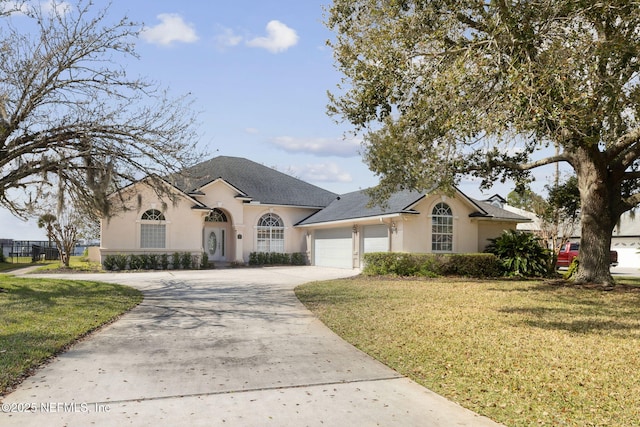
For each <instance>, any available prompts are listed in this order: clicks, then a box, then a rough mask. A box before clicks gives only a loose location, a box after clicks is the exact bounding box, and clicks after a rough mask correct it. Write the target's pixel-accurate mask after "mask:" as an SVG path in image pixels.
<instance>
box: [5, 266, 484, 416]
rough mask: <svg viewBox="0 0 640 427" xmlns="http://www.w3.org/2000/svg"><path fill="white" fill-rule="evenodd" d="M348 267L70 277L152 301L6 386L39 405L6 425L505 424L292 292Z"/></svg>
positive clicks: (24, 401)
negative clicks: (330, 323) (338, 328)
mask: <svg viewBox="0 0 640 427" xmlns="http://www.w3.org/2000/svg"><path fill="white" fill-rule="evenodd" d="M349 274H351V273H350V272H349V271H345V270H339V269H326V268H318V267H273V268H263V269H221V270H202V271H172V272H154V273H127V274H113V273H106V274H94V275H89V274H87V275H82V276H79V275H77V274H76V275H72V276H68V277H69V278H74V279H80V278H81V279H83V280H85V279H86V280H101V281H105V282H117V283H123V284H127V285H130V286H133V287H136V288H138V289H140V290H142V291H143V292H144V295H145V299H144V302H143V303H142V304H141V305H139V306H138V307H136V308H135V309H134V310H132V311H131V312H129V313H127V314H126V315H124V316H123V317H122V318H121V319H119V320H118V321H117V322H115V323H114V324H112V325H110V326H108V327H106V328H104V329H102V330H101V331H99V332H98V333H96V334H94V335H92V336H91V337H90V338H88V339H86V340H83V341H81V342H79V343H77V344H76V345H74V346H73V347H72V348H71V349H70V350H69V351H67V352H65V353H64V354H62V355H60V356H59V357H57V358H56V359H55V360H54V361H53V362H52V363H50V364H48V365H47V366H45V367H43V368H42V369H40V370H38V371H37V372H36V373H35V375H34V376H32V377H30V378H28V379H27V380H25V381H24V383H22V384H21V385H20V387H19V388H18V389H17V390H16V391H14V392H13V393H11V394H10V395H8V396H6V397H5V399H4V400H3V405H2V406H3V408H5V409H13V410H14V411H16V410H24V408H25V406H29V407H30V408H31V410H30V411H29V412H26V413H24V412H23V413H16V412H13V413H11V414H7V413H1V412H0V425H3V426H42V425H47V426H86V425H99V426H109V425H113V426H120V425H134V426H160V425H173V426H182V425H184V426H219V425H220V426H221V425H224V426H305V425H306V426H343V425H344V426H347V425H349V426H377V425H381V426H397V425H403V426H495V425H496V424H494V423H493V422H492V421H490V420H488V419H486V418H484V417H480V416H478V415H476V414H474V413H472V412H470V411H467V410H465V409H463V408H461V407H460V406H458V405H455V404H453V403H451V402H449V401H447V400H446V399H444V398H442V397H440V396H438V395H436V394H434V393H432V392H430V391H429V390H427V389H425V388H423V387H421V386H419V385H417V384H416V383H414V382H412V381H410V380H408V379H406V378H404V377H402V376H401V375H399V374H398V373H396V372H395V371H393V370H391V369H389V368H387V367H386V366H384V365H382V364H380V363H379V362H377V361H375V360H374V359H372V358H370V357H369V356H367V355H365V354H364V353H362V352H360V351H358V350H357V349H355V348H354V347H353V346H351V345H349V344H347V343H346V342H344V341H343V340H341V339H340V338H338V337H337V336H336V335H335V334H333V333H332V332H331V331H330V330H328V329H327V328H326V327H325V326H324V325H323V324H322V323H320V322H319V321H318V320H317V319H316V318H314V317H313V315H312V314H311V313H310V312H309V311H308V310H306V309H305V308H304V306H303V305H302V304H301V303H300V302H299V301H298V300H297V299H296V297H295V295H294V293H293V288H294V287H295V286H296V285H299V284H301V283H305V282H308V281H311V280H324V279H332V278H338V277H344V276H347V275H349ZM47 277H51V276H50V275H49V276H47ZM55 277H63V276H60V275H56V276H55Z"/></svg>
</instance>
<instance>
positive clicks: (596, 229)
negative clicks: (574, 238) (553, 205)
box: [575, 150, 618, 286]
mask: <svg viewBox="0 0 640 427" xmlns="http://www.w3.org/2000/svg"><path fill="white" fill-rule="evenodd" d="M585 151H586V150H585ZM583 154H586V153H583ZM583 160H584V158H583ZM580 163H581V164H579V165H577V167H576V172H577V174H578V187H579V189H580V204H581V206H580V210H581V223H582V225H581V227H582V237H581V238H580V253H579V258H578V259H579V262H580V264H579V267H578V272H577V275H576V277H575V282H576V283H592V284H599V285H605V286H612V285H613V284H614V281H613V277H612V276H611V272H610V264H611V255H610V251H611V235H612V233H613V228H614V227H615V225H616V222H617V220H618V218H617V217H616V214H615V213H614V212H615V211H614V209H612V206H613V200H614V198H615V197H616V196H615V191H614V190H615V189H614V188H612V187H613V186H614V184H613V183H611V182H608V181H609V180H608V179H607V178H608V177H607V168H606V167H598V164H597V162H594V161H593V158H591V159H589V161H586V162H585V161H583V162H580Z"/></svg>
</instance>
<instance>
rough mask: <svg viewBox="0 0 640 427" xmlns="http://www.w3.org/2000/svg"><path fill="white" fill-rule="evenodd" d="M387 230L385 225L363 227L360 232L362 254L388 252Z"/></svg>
mask: <svg viewBox="0 0 640 427" xmlns="http://www.w3.org/2000/svg"><path fill="white" fill-rule="evenodd" d="M387 230H388V228H387V226H386V225H385V224H382V225H367V226H365V227H364V230H363V232H362V241H363V249H362V253H365V254H366V253H369V252H388V251H389V236H388V233H387Z"/></svg>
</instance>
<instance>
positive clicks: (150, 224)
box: [140, 209, 167, 248]
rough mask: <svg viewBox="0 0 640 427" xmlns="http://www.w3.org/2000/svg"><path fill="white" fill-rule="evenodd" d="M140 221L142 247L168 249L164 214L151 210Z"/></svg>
mask: <svg viewBox="0 0 640 427" xmlns="http://www.w3.org/2000/svg"><path fill="white" fill-rule="evenodd" d="M140 219H141V224H140V247H141V248H164V247H166V238H167V225H166V224H165V222H164V221H165V217H164V214H163V213H162V212H160V211H159V210H157V209H149V210H148V211H145V212H144V213H143V214H142V217H141V218H140Z"/></svg>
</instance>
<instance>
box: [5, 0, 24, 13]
mask: <svg viewBox="0 0 640 427" xmlns="http://www.w3.org/2000/svg"><path fill="white" fill-rule="evenodd" d="M27 12H29V6H28V5H27V4H26V3H22V2H19V1H6V2H5V1H3V2H0V13H2V14H15V15H19V14H23V15H24V14H26V13H27Z"/></svg>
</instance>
